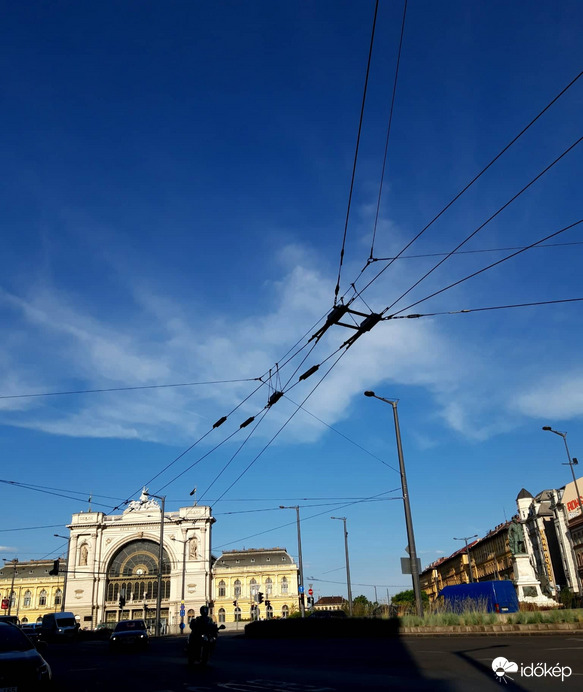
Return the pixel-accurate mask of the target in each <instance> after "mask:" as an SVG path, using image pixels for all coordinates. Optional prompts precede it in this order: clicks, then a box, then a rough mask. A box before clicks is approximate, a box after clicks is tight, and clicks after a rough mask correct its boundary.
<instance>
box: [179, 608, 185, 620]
mask: <svg viewBox="0 0 583 692" xmlns="http://www.w3.org/2000/svg"><path fill="white" fill-rule="evenodd" d="M185 615H186V610H185V609H184V606H181V607H180V617H181V618H183V617H184V616H185Z"/></svg>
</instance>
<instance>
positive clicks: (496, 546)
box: [419, 521, 514, 601]
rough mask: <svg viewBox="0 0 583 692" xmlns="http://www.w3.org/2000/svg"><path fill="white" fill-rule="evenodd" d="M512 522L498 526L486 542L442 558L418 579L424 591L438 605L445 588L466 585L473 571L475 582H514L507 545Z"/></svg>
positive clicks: (470, 545)
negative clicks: (440, 594)
mask: <svg viewBox="0 0 583 692" xmlns="http://www.w3.org/2000/svg"><path fill="white" fill-rule="evenodd" d="M509 525H510V522H508V521H507V522H504V523H503V524H499V525H498V526H497V527H496V528H495V529H493V530H492V531H489V532H488V533H487V534H486V535H485V536H484V537H483V538H479V539H478V540H476V541H473V542H472V543H470V544H469V545H468V546H467V548H466V547H465V546H464V547H463V548H460V550H457V551H456V552H455V553H453V554H452V555H450V556H449V557H442V558H440V559H439V560H436V561H435V562H433V563H432V564H431V565H429V566H428V567H426V568H425V569H424V570H423V572H422V573H421V574H420V575H419V579H420V584H421V588H422V589H423V591H425V592H426V593H427V595H428V596H429V600H430V601H435V600H436V599H437V597H438V595H439V593H440V591H441V590H442V589H443V588H444V587H445V586H453V585H455V584H467V583H468V582H469V581H470V570H471V574H472V577H471V579H472V580H473V581H491V580H498V579H510V580H512V579H513V578H514V569H513V560H512V553H511V552H510V547H509V545H508V527H509Z"/></svg>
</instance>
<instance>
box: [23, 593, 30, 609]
mask: <svg viewBox="0 0 583 692" xmlns="http://www.w3.org/2000/svg"><path fill="white" fill-rule="evenodd" d="M31 602H32V594H31V593H30V591H25V592H24V601H23V605H24V607H25V608H30V604H31Z"/></svg>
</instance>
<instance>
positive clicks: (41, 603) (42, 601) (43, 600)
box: [38, 589, 47, 606]
mask: <svg viewBox="0 0 583 692" xmlns="http://www.w3.org/2000/svg"><path fill="white" fill-rule="evenodd" d="M38 604H39V606H46V604H47V592H46V591H45V590H44V589H43V590H42V591H41V592H40V595H39V597H38Z"/></svg>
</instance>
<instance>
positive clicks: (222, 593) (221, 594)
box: [219, 579, 227, 598]
mask: <svg viewBox="0 0 583 692" xmlns="http://www.w3.org/2000/svg"><path fill="white" fill-rule="evenodd" d="M226 595H227V589H226V584H225V582H224V581H223V580H222V579H221V581H220V582H219V598H224V597H225V596H226Z"/></svg>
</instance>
